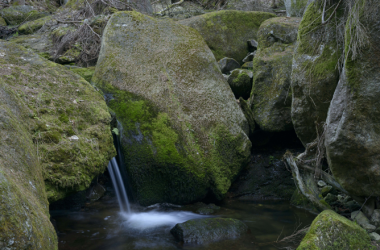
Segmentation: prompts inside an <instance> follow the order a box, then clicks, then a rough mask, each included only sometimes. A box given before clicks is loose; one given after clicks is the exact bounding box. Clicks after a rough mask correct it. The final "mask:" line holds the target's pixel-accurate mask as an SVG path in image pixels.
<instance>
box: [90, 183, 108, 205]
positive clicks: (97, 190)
mask: <svg viewBox="0 0 380 250" xmlns="http://www.w3.org/2000/svg"><path fill="white" fill-rule="evenodd" d="M105 192H106V189H105V188H104V187H103V186H102V185H100V184H99V183H96V184H95V185H94V186H93V187H91V188H90V189H89V190H88V191H87V199H89V200H90V201H91V202H94V201H97V200H99V199H100V198H102V197H103V196H104V193H105Z"/></svg>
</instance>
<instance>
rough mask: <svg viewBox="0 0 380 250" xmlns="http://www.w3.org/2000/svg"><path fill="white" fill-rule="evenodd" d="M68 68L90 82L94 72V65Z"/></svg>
mask: <svg viewBox="0 0 380 250" xmlns="http://www.w3.org/2000/svg"><path fill="white" fill-rule="evenodd" d="M70 70H71V71H72V72H74V73H76V74H78V75H80V76H81V77H83V78H84V79H85V80H86V81H88V82H91V78H92V76H93V75H94V73H95V67H88V68H77V67H74V68H70Z"/></svg>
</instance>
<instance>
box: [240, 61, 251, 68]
mask: <svg viewBox="0 0 380 250" xmlns="http://www.w3.org/2000/svg"><path fill="white" fill-rule="evenodd" d="M241 68H242V69H253V62H246V63H244V64H243V66H241Z"/></svg>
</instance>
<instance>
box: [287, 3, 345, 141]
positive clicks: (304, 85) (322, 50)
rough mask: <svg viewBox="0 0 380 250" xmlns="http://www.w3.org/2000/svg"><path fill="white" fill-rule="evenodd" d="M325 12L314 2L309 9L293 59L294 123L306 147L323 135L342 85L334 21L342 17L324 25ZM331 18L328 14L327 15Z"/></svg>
mask: <svg viewBox="0 0 380 250" xmlns="http://www.w3.org/2000/svg"><path fill="white" fill-rule="evenodd" d="M336 2H339V1H335V0H334V1H329V2H328V3H329V4H328V5H327V7H326V9H328V10H331V9H332V7H331V6H336V5H335V4H336ZM341 6H342V5H341ZM340 8H341V7H340ZM322 10H323V6H321V5H320V4H317V3H315V2H313V3H311V4H310V5H309V7H308V8H307V10H306V13H305V15H304V16H303V18H302V22H301V24H300V27H299V33H298V41H297V47H296V49H295V52H294V58H293V72H292V83H291V84H292V92H293V101H292V121H293V125H294V129H295V131H296V133H297V136H298V138H299V139H300V140H301V142H302V143H303V144H304V145H306V144H308V143H310V142H312V141H314V140H315V139H316V138H317V135H318V134H322V130H323V124H324V122H325V121H326V117H327V111H328V108H329V106H330V101H331V99H332V97H333V95H334V91H335V88H336V86H337V84H338V81H339V69H338V61H339V59H340V57H341V55H342V49H341V47H340V46H339V44H338V42H337V35H336V31H337V27H336V20H335V18H339V17H336V16H335V15H334V17H333V18H332V19H331V21H330V22H328V23H327V24H325V25H322V19H321V15H322ZM331 11H332V10H331ZM337 13H341V10H340V9H339V11H338V12H337ZM330 14H331V13H330V12H329V11H327V14H326V15H330ZM317 129H318V131H317Z"/></svg>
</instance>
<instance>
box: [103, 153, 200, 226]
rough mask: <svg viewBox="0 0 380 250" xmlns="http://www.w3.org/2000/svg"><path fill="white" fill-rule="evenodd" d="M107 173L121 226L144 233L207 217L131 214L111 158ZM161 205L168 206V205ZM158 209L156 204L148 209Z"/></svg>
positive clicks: (188, 214) (117, 170)
mask: <svg viewBox="0 0 380 250" xmlns="http://www.w3.org/2000/svg"><path fill="white" fill-rule="evenodd" d="M108 171H109V174H110V176H111V180H112V185H113V187H114V189H115V193H116V197H117V201H118V203H119V207H120V215H121V217H122V219H123V220H124V222H123V226H124V227H126V228H128V229H133V230H138V231H144V230H149V229H154V228H159V227H174V226H175V225H176V224H177V223H182V222H185V221H188V220H191V219H197V218H205V217H207V216H203V215H199V214H195V213H191V212H183V211H173V212H159V211H157V210H156V209H155V210H152V211H149V212H133V211H131V208H130V204H129V200H128V196H127V192H126V189H125V185H124V182H123V178H122V177H121V174H120V170H119V166H118V164H117V161H116V159H115V158H112V160H111V161H110V162H109V163H108ZM163 205H166V206H168V205H170V204H163ZM171 206H172V205H171ZM159 207H160V204H156V205H153V206H150V207H148V208H159ZM175 207H176V206H175ZM177 207H178V206H177Z"/></svg>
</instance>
